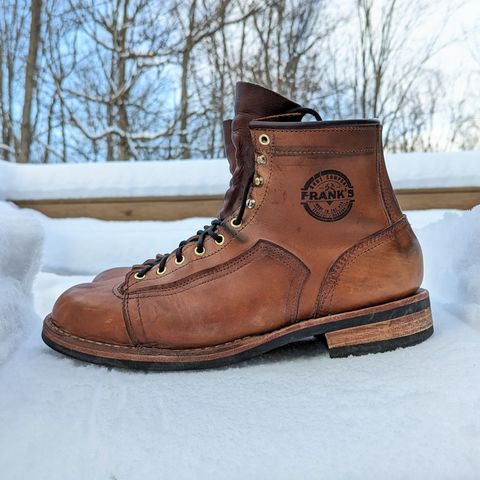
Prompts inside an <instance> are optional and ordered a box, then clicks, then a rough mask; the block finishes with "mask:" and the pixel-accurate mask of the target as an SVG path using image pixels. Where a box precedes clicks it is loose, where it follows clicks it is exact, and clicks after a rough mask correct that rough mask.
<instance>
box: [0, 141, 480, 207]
mask: <svg viewBox="0 0 480 480" xmlns="http://www.w3.org/2000/svg"><path fill="white" fill-rule="evenodd" d="M386 162H387V166H388V170H389V173H390V176H391V179H392V183H393V186H394V187H395V188H443V187H479V186H480V169H479V168H478V165H479V162H480V152H478V151H471V152H444V153H406V154H392V155H387V156H386ZM0 178H2V179H3V181H2V184H1V185H0V199H7V200H44V199H66V198H115V197H147V196H177V195H183V196H190V195H223V193H224V192H225V189H226V187H227V185H228V182H229V180H230V172H229V169H228V163H227V161H226V160H225V159H216V160H171V161H158V162H105V163H78V164H51V165H18V164H12V163H7V162H5V161H1V160H0Z"/></svg>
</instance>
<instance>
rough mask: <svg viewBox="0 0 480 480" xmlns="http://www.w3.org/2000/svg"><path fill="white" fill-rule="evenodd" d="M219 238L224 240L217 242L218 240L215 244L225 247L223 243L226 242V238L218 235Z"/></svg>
mask: <svg viewBox="0 0 480 480" xmlns="http://www.w3.org/2000/svg"><path fill="white" fill-rule="evenodd" d="M218 236H219V237H221V238H222V239H221V240H220V241H219V242H217V240H215V243H216V244H217V245H223V243H224V242H225V237H224V236H223V235H220V234H218Z"/></svg>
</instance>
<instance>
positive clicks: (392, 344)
mask: <svg viewBox="0 0 480 480" xmlns="http://www.w3.org/2000/svg"><path fill="white" fill-rule="evenodd" d="M432 333H433V323H432V312H431V309H430V299H429V295H428V292H427V291H426V290H423V289H421V290H419V291H418V292H417V293H416V294H415V295H412V296H410V297H407V298H403V299H401V300H396V301H394V302H389V303H385V304H383V305H377V306H374V307H368V308H363V309H360V310H353V311H350V312H345V313H339V314H335V315H328V316H325V317H320V318H313V319H309V320H302V321H299V322H297V323H295V324H292V325H288V326H285V327H282V328H280V329H278V330H275V331H273V332H269V333H265V334H262V335H253V336H249V337H244V338H241V339H238V340H234V341H231V342H227V343H224V344H221V345H215V346H212V347H202V348H189V349H181V350H178V349H177V350H174V349H168V348H158V347H153V346H140V347H132V346H123V345H112V344H108V343H102V342H97V341H93V340H87V339H84V338H80V337H76V336H74V335H72V334H69V333H68V332H65V331H63V330H61V329H60V328H58V327H57V326H56V325H55V324H54V323H53V321H52V318H51V317H50V315H49V316H47V318H46V319H45V322H44V326H43V331H42V338H43V341H44V342H45V343H46V344H47V345H48V346H49V347H51V348H53V349H54V350H57V351H58V352H61V353H63V354H66V355H69V356H70V357H73V358H76V359H78V360H83V361H87V362H91V363H97V364H100V365H106V366H109V367H120V368H133V369H141V370H188V369H199V368H214V367H222V366H226V365H230V364H232V363H236V362H241V361H244V360H248V359H250V358H253V357H255V356H257V355H260V354H262V353H266V352H268V351H270V350H274V349H276V348H278V347H282V346H284V345H287V344H289V343H294V342H297V341H300V340H304V339H307V338H309V337H312V336H316V337H321V338H324V339H325V341H326V345H327V348H328V351H329V354H330V357H332V358H338V357H347V356H349V355H365V354H368V353H378V352H385V351H388V350H395V349H396V348H400V347H409V346H411V345H416V344H418V343H420V342H423V341H424V340H426V339H427V338H428V337H430V336H431V335H432Z"/></svg>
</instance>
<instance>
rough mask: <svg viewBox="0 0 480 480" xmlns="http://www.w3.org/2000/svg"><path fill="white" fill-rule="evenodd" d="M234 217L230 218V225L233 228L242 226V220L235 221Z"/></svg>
mask: <svg viewBox="0 0 480 480" xmlns="http://www.w3.org/2000/svg"><path fill="white" fill-rule="evenodd" d="M236 220H237V219H236V218H232V219H231V220H230V225H231V226H232V227H233V228H240V227H241V226H242V222H240V223H236Z"/></svg>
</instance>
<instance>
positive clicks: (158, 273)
mask: <svg viewBox="0 0 480 480" xmlns="http://www.w3.org/2000/svg"><path fill="white" fill-rule="evenodd" d="M166 271H167V269H166V267H163V270H160V268H157V272H156V273H157V275H163V274H164V273H165V272H166Z"/></svg>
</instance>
